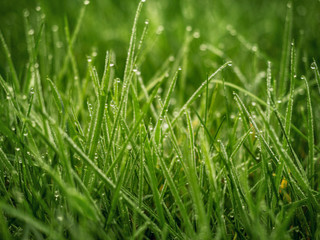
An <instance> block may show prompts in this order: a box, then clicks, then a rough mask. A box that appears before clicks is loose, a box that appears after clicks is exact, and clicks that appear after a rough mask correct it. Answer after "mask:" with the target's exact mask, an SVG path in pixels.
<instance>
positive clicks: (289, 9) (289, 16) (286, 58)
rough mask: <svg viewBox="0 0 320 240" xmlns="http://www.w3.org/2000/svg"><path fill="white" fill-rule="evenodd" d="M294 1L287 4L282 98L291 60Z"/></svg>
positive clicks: (280, 88)
mask: <svg viewBox="0 0 320 240" xmlns="http://www.w3.org/2000/svg"><path fill="white" fill-rule="evenodd" d="M292 9H293V6H292V2H291V1H289V2H288V4H287V15H286V20H285V27H284V35H283V43H282V53H281V62H280V76H279V83H280V86H279V92H278V94H279V95H278V96H279V97H280V98H282V97H283V96H284V94H285V90H286V87H287V82H288V68H289V61H290V43H291V35H292V16H293V13H292Z"/></svg>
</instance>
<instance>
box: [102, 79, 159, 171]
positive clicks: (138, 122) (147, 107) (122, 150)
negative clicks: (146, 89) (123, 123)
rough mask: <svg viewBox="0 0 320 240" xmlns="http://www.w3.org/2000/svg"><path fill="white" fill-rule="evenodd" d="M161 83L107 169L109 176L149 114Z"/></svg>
mask: <svg viewBox="0 0 320 240" xmlns="http://www.w3.org/2000/svg"><path fill="white" fill-rule="evenodd" d="M161 84H162V82H161V83H159V84H158V85H157V86H156V87H155V89H154V90H153V92H152V95H151V96H150V99H149V101H148V102H147V103H146V104H145V105H144V107H143V108H142V111H141V115H140V117H139V118H138V119H137V121H136V122H135V124H134V126H133V127H132V130H131V132H130V134H129V135H128V136H127V138H126V140H125V142H124V143H123V144H122V147H121V149H120V151H119V153H118V155H117V157H116V159H115V160H114V161H113V162H112V164H111V166H110V167H109V169H108V171H107V173H106V175H107V176H108V175H109V174H110V172H111V171H112V170H113V168H114V167H115V165H116V164H117V163H118V161H119V160H120V159H121V158H122V156H123V153H124V151H125V150H126V148H127V145H128V143H129V141H131V138H132V137H133V135H134V133H135V131H136V130H137V128H138V127H139V124H140V122H141V121H142V120H143V117H144V116H145V115H146V114H147V112H148V110H149V108H150V105H151V103H152V101H153V100H154V98H155V97H156V94H157V93H158V90H159V88H160V86H161ZM105 166H107V165H105Z"/></svg>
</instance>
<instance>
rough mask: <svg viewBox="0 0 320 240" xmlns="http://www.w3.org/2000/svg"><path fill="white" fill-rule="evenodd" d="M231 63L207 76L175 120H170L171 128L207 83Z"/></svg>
mask: <svg viewBox="0 0 320 240" xmlns="http://www.w3.org/2000/svg"><path fill="white" fill-rule="evenodd" d="M231 63H232V62H231V61H229V62H226V63H225V64H223V65H222V66H221V67H219V68H218V69H217V70H216V71H215V72H214V73H213V74H211V75H210V76H209V78H208V79H207V80H205V81H204V82H203V83H202V84H201V85H200V87H199V88H198V89H197V90H196V91H195V92H194V93H193V94H192V96H191V97H190V98H189V99H188V101H187V102H186V103H185V104H184V105H183V107H182V108H181V109H180V111H179V113H178V114H177V116H175V118H174V119H173V120H172V122H171V124H172V126H174V125H175V123H176V121H177V120H178V119H179V118H180V117H181V116H182V114H183V113H184V111H185V110H186V109H187V108H188V107H189V106H190V105H191V104H192V103H193V102H194V101H195V100H196V99H197V98H198V97H199V95H200V94H201V93H202V92H203V91H204V90H205V88H206V85H207V82H211V80H212V79H213V78H214V77H215V76H216V75H217V74H218V73H219V72H221V71H222V70H223V69H224V68H226V67H228V66H231Z"/></svg>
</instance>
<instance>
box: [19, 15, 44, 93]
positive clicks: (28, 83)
mask: <svg viewBox="0 0 320 240" xmlns="http://www.w3.org/2000/svg"><path fill="white" fill-rule="evenodd" d="M25 21H26V28H27V29H28V28H30V26H29V22H28V20H27V19H25ZM43 29H44V22H42V23H41V26H40V30H39V32H38V34H37V37H36V41H35V45H34V48H32V47H31V43H30V41H31V40H30V38H32V37H33V36H31V35H30V36H28V37H27V42H28V52H29V54H31V53H33V54H32V55H31V56H30V63H29V66H28V70H27V71H28V73H30V68H31V67H32V66H33V65H34V63H35V62H36V60H37V56H38V51H39V45H40V40H41V36H42V33H43ZM29 31H31V29H30V30H29ZM29 49H30V50H29ZM31 49H34V50H33V52H32V51H31ZM30 87H31V77H30V76H29V75H28V74H27V77H26V81H25V82H24V86H23V92H24V93H27V92H28V91H29V89H30Z"/></svg>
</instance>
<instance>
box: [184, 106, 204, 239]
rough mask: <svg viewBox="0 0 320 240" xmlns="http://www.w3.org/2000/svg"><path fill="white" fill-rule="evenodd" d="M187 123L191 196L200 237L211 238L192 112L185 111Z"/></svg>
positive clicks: (188, 173) (188, 171) (188, 170)
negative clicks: (198, 168) (197, 157)
mask: <svg viewBox="0 0 320 240" xmlns="http://www.w3.org/2000/svg"><path fill="white" fill-rule="evenodd" d="M185 113H186V119H187V125H188V135H189V150H190V155H191V156H190V157H189V158H188V157H187V158H186V166H187V171H186V174H187V177H188V179H189V182H190V192H191V197H192V200H193V203H194V207H195V212H196V215H197V216H198V219H199V221H198V222H197V226H198V228H199V237H200V238H201V239H210V226H209V222H208V217H207V214H206V212H205V208H204V204H203V200H202V194H201V191H200V187H199V184H198V180H197V179H198V177H197V174H196V164H195V154H194V148H195V146H194V133H193V128H192V123H191V118H190V114H189V113H188V112H187V111H185Z"/></svg>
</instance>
